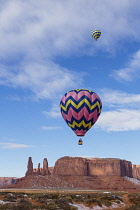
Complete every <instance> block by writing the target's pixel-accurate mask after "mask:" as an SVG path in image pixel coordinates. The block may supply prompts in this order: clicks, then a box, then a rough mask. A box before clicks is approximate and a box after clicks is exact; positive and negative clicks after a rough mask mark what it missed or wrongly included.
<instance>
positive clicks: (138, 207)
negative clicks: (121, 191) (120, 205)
mask: <svg viewBox="0 0 140 210" xmlns="http://www.w3.org/2000/svg"><path fill="white" fill-rule="evenodd" d="M126 210H140V205H139V204H136V205H132V206H131V207H128V208H126Z"/></svg>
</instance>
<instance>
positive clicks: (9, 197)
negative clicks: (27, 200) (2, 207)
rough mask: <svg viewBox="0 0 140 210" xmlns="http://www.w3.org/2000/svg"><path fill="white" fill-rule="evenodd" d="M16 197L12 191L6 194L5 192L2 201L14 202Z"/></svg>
mask: <svg viewBox="0 0 140 210" xmlns="http://www.w3.org/2000/svg"><path fill="white" fill-rule="evenodd" d="M16 199H17V197H16V195H15V194H13V193H8V194H6V195H5V196H4V199H3V200H4V201H9V202H16Z"/></svg>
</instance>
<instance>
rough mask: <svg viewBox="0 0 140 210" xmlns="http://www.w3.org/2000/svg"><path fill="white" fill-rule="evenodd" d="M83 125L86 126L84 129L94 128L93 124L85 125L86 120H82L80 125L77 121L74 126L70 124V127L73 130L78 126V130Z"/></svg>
mask: <svg viewBox="0 0 140 210" xmlns="http://www.w3.org/2000/svg"><path fill="white" fill-rule="evenodd" d="M82 125H83V126H84V128H87V127H88V128H89V129H90V128H91V127H92V124H91V122H89V123H85V121H84V120H82V121H81V122H80V123H77V122H76V121H73V123H72V124H70V123H68V126H70V127H71V128H74V127H75V126H77V127H78V128H80V127H81V126H82Z"/></svg>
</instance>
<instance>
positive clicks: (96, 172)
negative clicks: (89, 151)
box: [53, 156, 132, 177]
mask: <svg viewBox="0 0 140 210" xmlns="http://www.w3.org/2000/svg"><path fill="white" fill-rule="evenodd" d="M53 174H54V175H71V176H72V175H73V176H119V177H120V176H129V177H132V164H131V162H130V161H126V160H120V159H117V158H82V157H67V156H66V157H63V158H60V159H58V160H57V161H56V163H55V166H54V170H53Z"/></svg>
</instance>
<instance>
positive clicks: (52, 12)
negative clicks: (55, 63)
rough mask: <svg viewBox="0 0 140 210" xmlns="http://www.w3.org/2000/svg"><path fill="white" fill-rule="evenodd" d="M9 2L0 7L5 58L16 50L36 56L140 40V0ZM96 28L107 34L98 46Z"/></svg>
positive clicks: (1, 45) (0, 44) (0, 43)
mask: <svg viewBox="0 0 140 210" xmlns="http://www.w3.org/2000/svg"><path fill="white" fill-rule="evenodd" d="M5 2H6V3H3V4H1V7H0V25H1V27H0V49H1V51H0V56H1V57H5V56H6V58H7V55H10V56H13V54H15V53H16V54H17V53H20V54H21V55H22V54H26V56H29V57H36V58H37V57H38V56H39V57H40V56H41V57H44V58H46V57H51V56H54V55H62V54H63V55H65V54H68V53H72V54H74V53H76V52H77V51H78V52H79V53H83V52H84V53H85V51H86V53H88V51H89V49H90V48H94V49H95V48H96V47H102V48H103V47H104V49H106V50H108V48H110V46H112V45H113V44H114V43H116V42H118V41H120V39H125V40H126V39H129V40H130V39H133V40H137V39H140V36H139V35H140V32H139V28H138V27H137V25H138V24H139V7H140V3H139V2H138V1H136V0H134V1H133V2H130V1H128V0H124V1H123V2H122V1H121V0H117V1H112V0H104V4H102V1H101V0H100V1H96V2H94V1H93V0H88V3H87V2H86V1H85V0H81V1H80V3H79V1H75V0H71V1H64V0H58V1H49V0H42V1H41V2H40V1H35V0H29V1H22V0H13V1H5ZM120 5H121V7H120ZM25 14H26V15H25ZM130 14H131V15H130ZM130 26H131V27H130ZM94 28H99V29H101V31H102V37H103V38H101V39H100V42H99V43H98V46H96V47H95V45H94V47H93V45H92V41H93V40H92V38H91V30H93V29H94ZM86 46H87V49H85V50H82V49H83V47H86Z"/></svg>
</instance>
